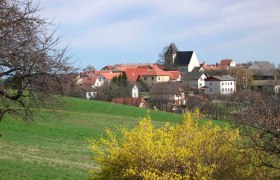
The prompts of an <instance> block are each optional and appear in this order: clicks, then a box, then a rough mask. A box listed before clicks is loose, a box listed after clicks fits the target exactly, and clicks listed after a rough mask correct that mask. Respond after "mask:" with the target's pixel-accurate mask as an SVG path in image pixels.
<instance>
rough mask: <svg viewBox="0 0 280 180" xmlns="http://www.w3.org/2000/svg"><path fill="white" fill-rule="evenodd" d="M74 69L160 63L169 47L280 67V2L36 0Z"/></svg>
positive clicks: (209, 59)
mask: <svg viewBox="0 0 280 180" xmlns="http://www.w3.org/2000/svg"><path fill="white" fill-rule="evenodd" d="M34 2H35V3H39V7H40V9H41V11H40V12H39V14H40V16H42V17H44V18H47V19H48V20H49V21H52V23H53V24H55V26H54V27H52V28H55V29H56V35H57V36H60V37H61V41H62V43H61V46H65V45H68V47H69V49H68V54H69V55H71V57H72V58H71V61H72V62H74V63H75V65H76V66H78V67H80V68H84V67H86V66H88V65H92V66H94V67H95V68H96V69H101V68H102V67H104V66H106V65H114V64H119V63H155V62H156V61H157V59H158V54H159V53H161V52H162V50H163V47H165V46H168V45H170V43H175V44H176V46H177V48H178V49H179V50H180V51H195V52H196V55H197V58H198V60H199V62H200V63H202V62H206V63H207V64H214V63H217V62H220V60H221V59H225V58H230V59H233V60H234V61H236V62H239V63H241V62H248V61H258V60H266V61H270V62H272V63H274V64H276V65H277V64H280V1H279V0H226V1H225V0H212V1H210V0H172V1H170V0H34Z"/></svg>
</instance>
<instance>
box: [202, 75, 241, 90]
mask: <svg viewBox="0 0 280 180" xmlns="http://www.w3.org/2000/svg"><path fill="white" fill-rule="evenodd" d="M235 91H236V82H235V78H233V77H231V76H210V77H207V78H206V79H205V90H204V92H205V94H209V95H215V94H216V95H226V94H233V93H234V92H235Z"/></svg>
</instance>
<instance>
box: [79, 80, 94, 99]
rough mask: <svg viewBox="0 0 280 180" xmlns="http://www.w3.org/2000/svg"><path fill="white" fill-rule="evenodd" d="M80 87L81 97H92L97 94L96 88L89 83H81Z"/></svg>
mask: <svg viewBox="0 0 280 180" xmlns="http://www.w3.org/2000/svg"><path fill="white" fill-rule="evenodd" d="M81 89H82V97H84V98H86V99H94V98H95V96H96V94H97V92H96V89H95V88H94V87H93V86H92V85H89V84H87V85H82V86H81Z"/></svg>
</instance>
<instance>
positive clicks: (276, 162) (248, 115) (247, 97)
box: [233, 91, 280, 171]
mask: <svg viewBox="0 0 280 180" xmlns="http://www.w3.org/2000/svg"><path fill="white" fill-rule="evenodd" d="M235 101H236V102H238V104H239V107H240V108H239V111H238V112H236V113H234V115H233V118H234V120H235V122H237V123H239V125H241V128H240V130H241V132H242V133H243V135H244V136H247V137H248V145H249V146H251V147H253V148H256V149H260V150H263V151H264V152H266V153H267V154H268V155H269V156H268V157H261V158H262V159H261V160H262V162H263V165H264V166H268V167H272V168H275V169H278V170H279V171H280V94H277V95H270V96H264V95H261V94H257V93H254V92H249V93H248V91H243V92H239V94H236V95H235ZM271 157H273V158H271Z"/></svg>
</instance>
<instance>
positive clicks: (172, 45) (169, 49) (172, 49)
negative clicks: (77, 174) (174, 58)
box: [165, 43, 178, 54]
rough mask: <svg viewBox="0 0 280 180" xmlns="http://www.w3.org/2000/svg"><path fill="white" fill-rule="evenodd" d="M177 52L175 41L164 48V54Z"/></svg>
mask: <svg viewBox="0 0 280 180" xmlns="http://www.w3.org/2000/svg"><path fill="white" fill-rule="evenodd" d="M177 52H178V48H177V47H176V45H175V43H171V44H170V46H169V47H168V49H167V50H166V52H165V54H176V53H177Z"/></svg>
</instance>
